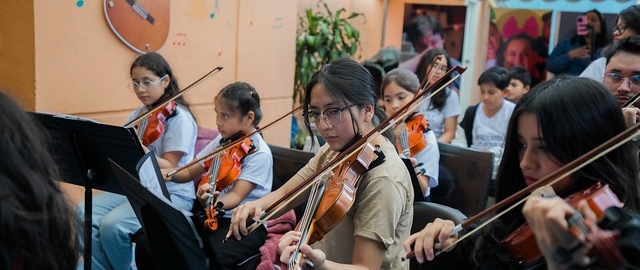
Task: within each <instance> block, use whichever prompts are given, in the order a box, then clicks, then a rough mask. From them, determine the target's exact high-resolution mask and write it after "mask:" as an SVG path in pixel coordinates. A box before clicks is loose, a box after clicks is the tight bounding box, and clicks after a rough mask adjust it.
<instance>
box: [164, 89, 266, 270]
mask: <svg viewBox="0 0 640 270" xmlns="http://www.w3.org/2000/svg"><path fill="white" fill-rule="evenodd" d="M214 102H215V112H216V126H217V129H218V131H219V132H220V135H218V137H216V138H215V139H214V140H213V141H211V142H210V143H209V144H207V146H205V147H204V148H203V149H202V151H200V153H198V154H197V155H196V159H200V158H203V157H205V156H206V155H207V154H209V153H211V152H213V151H215V150H216V149H218V148H220V147H224V146H227V143H230V142H233V141H235V140H237V139H241V137H243V136H245V135H249V134H251V133H253V132H254V131H256V127H257V126H258V123H260V119H262V110H261V108H260V96H259V95H258V92H257V91H256V89H255V88H254V87H253V86H251V85H249V84H248V83H244V82H236V83H232V84H229V85H227V86H225V87H224V88H222V90H220V92H219V93H218V95H217V96H216V98H215V101H214ZM245 143H246V144H245ZM235 162H239V163H240V164H241V166H240V168H239V170H238V168H232V167H230V166H228V165H229V164H233V163H235ZM215 164H222V165H221V166H216V165H215ZM272 164H273V159H272V156H271V150H270V149H269V146H268V145H267V143H266V142H265V141H264V139H263V138H262V135H260V134H259V133H255V134H253V135H251V136H250V137H249V138H247V139H245V140H244V141H243V143H241V144H238V145H237V146H235V147H230V148H229V149H227V150H225V151H224V153H221V155H214V156H212V158H211V159H210V162H207V161H201V162H198V163H195V164H194V165H192V166H189V167H187V168H185V169H184V170H181V171H179V172H178V173H176V174H175V175H173V176H171V177H168V178H167V179H168V180H170V181H172V182H179V183H183V182H189V183H190V182H191V180H192V179H194V178H197V177H199V176H201V175H202V174H203V173H205V172H208V174H207V175H206V176H205V177H203V178H202V179H200V183H199V188H198V191H197V198H198V200H199V201H200V203H201V204H196V209H202V207H199V206H204V207H205V208H207V207H210V206H211V205H213V207H215V206H216V205H219V206H221V207H218V209H217V210H223V211H225V212H224V216H221V217H217V218H216V220H217V223H218V227H217V228H210V227H207V226H203V224H196V226H197V227H201V228H199V229H200V233H201V234H202V235H203V238H204V239H208V240H209V241H210V243H211V245H212V246H213V250H214V251H215V252H216V254H215V256H216V257H217V258H218V261H219V262H220V264H221V266H222V267H223V269H233V268H234V266H235V265H236V264H237V263H239V262H240V261H242V260H244V259H246V258H248V257H250V256H251V255H254V254H256V253H258V249H259V248H260V246H262V244H264V242H265V240H266V237H267V231H266V228H265V227H264V226H261V227H260V228H258V229H257V230H256V231H255V232H253V233H251V234H249V235H248V236H247V237H245V238H244V239H242V241H228V242H226V243H223V240H224V238H225V234H226V232H227V231H228V229H229V222H230V218H231V214H232V212H231V210H233V209H234V208H236V206H238V205H240V204H243V203H246V202H249V201H253V200H256V199H258V198H261V197H262V196H264V195H266V194H267V193H269V192H270V191H271V185H272V184H273V171H272V170H273V168H272V167H273V166H272ZM216 167H219V169H218V171H217V172H216V171H213V170H215V169H216ZM210 175H217V176H218V177H217V180H212V179H210V178H209V177H208V176H210ZM233 175H236V176H237V179H229V177H233ZM211 181H214V182H211ZM212 184H213V185H212ZM222 184H226V185H227V186H226V187H225V186H221V185H222ZM213 186H215V190H214V187H213ZM214 198H215V199H216V201H212V200H214ZM209 215H212V214H211V213H210V214H209ZM208 218H211V216H208Z"/></svg>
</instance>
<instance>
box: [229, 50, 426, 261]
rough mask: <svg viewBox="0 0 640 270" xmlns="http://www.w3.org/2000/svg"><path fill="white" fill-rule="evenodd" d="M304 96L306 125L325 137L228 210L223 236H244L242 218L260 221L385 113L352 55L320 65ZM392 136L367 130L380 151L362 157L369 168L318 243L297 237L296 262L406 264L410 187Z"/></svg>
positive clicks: (286, 246)
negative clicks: (300, 164) (268, 188)
mask: <svg viewBox="0 0 640 270" xmlns="http://www.w3.org/2000/svg"><path fill="white" fill-rule="evenodd" d="M304 97H305V100H304V104H303V111H304V115H305V124H306V127H307V129H311V126H312V125H313V126H315V127H316V128H317V129H318V132H319V133H320V135H321V136H322V137H323V138H324V139H325V141H326V144H325V145H323V146H322V147H321V148H320V150H319V151H318V153H317V154H316V156H315V157H313V158H312V159H311V160H310V161H309V163H308V164H307V165H306V166H305V167H304V168H302V169H301V170H300V171H298V173H297V174H296V175H295V176H293V177H292V178H291V179H289V180H288V181H287V182H286V183H285V184H284V185H283V186H282V187H280V188H279V189H277V190H275V191H273V192H271V193H269V194H267V195H266V196H264V197H262V198H260V199H258V200H255V201H251V202H248V203H245V204H243V205H241V206H239V207H237V208H236V209H235V210H234V211H233V217H232V219H231V228H230V230H229V232H228V234H227V236H228V237H233V238H235V239H242V238H243V237H246V235H247V234H248V232H249V230H248V229H247V221H250V220H258V219H259V218H260V217H261V212H262V211H263V210H264V209H267V208H268V207H270V206H272V204H274V203H275V202H276V201H277V200H279V199H281V198H284V197H285V195H287V194H290V192H291V191H294V190H299V189H300V188H301V187H300V185H301V183H303V181H305V180H307V179H309V178H310V177H311V176H312V175H313V174H314V173H318V172H319V171H318V170H320V169H321V168H322V167H323V166H324V165H325V164H326V163H327V162H331V161H332V160H333V158H334V157H336V156H339V155H340V154H341V153H343V151H345V150H346V149H347V148H349V147H350V146H352V144H353V143H354V142H355V141H356V140H357V139H358V138H360V137H361V136H364V135H366V134H368V133H369V132H370V131H371V130H373V129H374V128H375V127H376V125H378V124H379V123H380V122H381V121H383V120H384V119H385V118H386V116H385V115H384V112H383V111H382V110H381V109H380V108H378V106H377V97H376V89H375V84H374V82H373V77H372V76H371V74H370V73H369V72H368V71H367V70H366V69H365V68H364V67H363V66H362V65H360V64H359V63H357V62H356V61H354V60H351V59H338V60H335V61H333V62H332V63H330V64H327V65H325V66H323V67H322V68H321V69H320V70H319V71H317V72H316V73H315V74H314V75H313V76H312V77H311V80H310V82H309V83H308V84H307V86H306V89H305V95H304ZM392 138H393V133H392V132H391V131H390V130H387V132H385V134H384V136H380V135H376V136H373V137H371V140H370V141H369V143H368V144H367V145H366V146H365V147H366V148H365V149H371V148H373V149H375V148H378V151H377V152H376V154H375V156H376V157H374V159H375V161H372V162H370V163H369V164H367V165H368V169H367V171H366V172H365V173H364V174H362V175H361V176H360V177H359V180H358V182H357V187H358V188H357V190H355V196H354V197H353V201H352V202H353V205H352V206H351V207H349V208H347V209H344V210H346V211H347V212H346V216H344V218H343V219H341V221H339V222H337V224H335V227H334V228H333V229H330V230H329V231H328V233H327V234H326V235H324V238H323V239H322V242H321V244H322V245H323V246H324V247H323V248H322V250H320V249H312V248H311V247H310V246H309V245H308V244H307V243H308V242H307V241H302V242H301V243H300V244H301V247H300V249H299V250H300V252H302V253H303V254H304V255H305V256H306V257H305V256H303V257H305V258H306V259H305V258H303V259H301V260H299V261H298V262H296V263H298V265H300V264H303V263H305V262H307V260H309V261H311V262H312V263H313V264H314V265H315V267H316V269H361V268H363V267H366V268H367V269H408V267H409V265H408V262H404V261H402V256H404V251H403V250H402V241H403V239H406V237H408V236H409V232H410V229H411V219H412V215H413V188H412V185H411V182H410V180H409V173H408V172H407V170H406V167H405V166H404V164H403V163H402V161H401V160H400V157H399V155H398V154H397V152H396V149H395V146H394V143H392V142H395V140H393V139H392ZM369 146H370V147H371V148H369ZM354 147H355V146H354ZM365 151H367V150H362V151H354V152H353V154H354V155H355V154H358V155H360V154H361V153H367V152H365ZM344 153H350V152H346V151H345V152H344ZM372 154H373V153H372ZM382 156H384V158H382ZM340 165H344V164H340ZM326 166H328V165H326ZM334 171H337V170H334ZM322 173H324V172H322ZM330 180H332V179H331V178H329V179H328V180H327V182H329V181H330ZM327 185H328V184H327ZM308 190H309V189H306V190H304V191H301V193H302V195H300V196H298V197H296V198H295V199H294V201H293V203H291V204H287V205H280V209H279V210H278V211H276V212H274V213H275V214H276V215H275V216H277V214H282V213H284V212H286V211H288V210H290V209H292V208H293V207H295V205H293V204H295V203H297V204H300V203H301V202H302V201H304V200H306V199H309V198H310V192H309V191H308ZM325 194H326V193H325ZM307 214H310V215H314V213H307ZM315 224H316V225H318V226H319V225H320V224H319V223H317V222H316V223H315ZM314 227H315V226H314ZM315 228H316V229H317V228H318V227H315ZM306 229H309V230H312V229H311V228H306V227H305V228H298V230H295V231H292V232H289V233H287V234H285V235H284V236H283V237H282V238H281V241H280V248H281V251H282V256H281V257H280V259H281V261H283V262H285V263H287V262H289V257H290V255H291V253H292V252H293V250H295V249H296V246H295V243H297V242H298V241H299V240H300V239H301V235H302V234H301V232H300V231H302V230H306ZM313 231H314V232H316V231H315V230H313Z"/></svg>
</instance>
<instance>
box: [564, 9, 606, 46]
mask: <svg viewBox="0 0 640 270" xmlns="http://www.w3.org/2000/svg"><path fill="white" fill-rule="evenodd" d="M592 12H593V13H595V14H596V15H598V20H600V33H597V34H596V47H597V48H602V47H604V46H606V45H607V44H609V43H611V35H610V34H609V31H610V30H609V29H608V28H607V21H606V20H605V19H604V16H603V15H602V13H600V11H598V10H597V9H592V10H589V11H587V12H585V13H582V15H587V14H589V13H592ZM592 31H593V30H592ZM571 43H574V44H575V43H578V44H580V45H588V44H587V42H586V41H585V39H584V37H582V36H578V34H577V33H576V34H574V36H573V38H571ZM592 49H595V48H592Z"/></svg>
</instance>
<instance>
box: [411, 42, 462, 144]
mask: <svg viewBox="0 0 640 270" xmlns="http://www.w3.org/2000/svg"><path fill="white" fill-rule="evenodd" d="M437 57H442V58H440V60H438V61H437V62H435V63H434V61H435V59H436V58H437ZM450 68H451V61H450V59H449V55H448V54H447V51H445V50H444V49H440V48H434V49H430V50H428V51H427V52H426V53H425V54H424V56H423V57H422V59H421V60H420V63H419V64H418V68H417V70H416V74H417V75H418V79H419V80H420V81H421V82H422V81H424V80H425V78H429V79H428V80H429V83H430V84H432V83H434V82H436V81H437V80H438V79H440V78H441V77H442V76H444V75H445V74H446V72H447V70H449V69H450ZM427 71H430V72H429V74H427ZM448 80H449V78H445V79H444V80H442V83H441V85H444V83H445V82H447V81H448ZM441 85H438V86H436V87H434V88H432V89H438V88H440V86H441ZM420 113H421V114H422V115H424V116H425V117H427V120H428V121H429V126H430V127H431V129H432V130H433V132H434V133H435V134H436V137H437V138H438V141H440V142H444V143H451V141H452V140H453V138H454V137H455V134H456V129H457V128H458V116H459V115H460V98H459V97H458V92H456V91H455V90H453V89H451V88H450V87H447V88H445V89H444V90H442V91H440V92H438V93H437V94H435V95H434V96H433V97H431V99H429V100H427V101H425V102H424V103H422V105H421V106H420Z"/></svg>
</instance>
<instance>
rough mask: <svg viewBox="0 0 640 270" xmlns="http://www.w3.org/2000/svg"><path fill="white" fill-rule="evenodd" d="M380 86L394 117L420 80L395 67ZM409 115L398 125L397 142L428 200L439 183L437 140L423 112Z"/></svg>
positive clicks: (386, 106)
mask: <svg viewBox="0 0 640 270" xmlns="http://www.w3.org/2000/svg"><path fill="white" fill-rule="evenodd" d="M381 88H382V95H383V100H384V109H385V112H386V113H387V116H391V115H393V114H394V113H396V112H397V111H398V110H399V109H400V108H402V107H403V106H405V105H406V104H407V103H409V101H411V100H412V99H413V97H414V96H415V94H416V93H417V92H418V90H419V88H420V81H418V77H417V76H416V75H415V74H414V73H413V72H411V71H409V70H406V69H394V70H391V71H389V72H388V73H387V74H385V76H384V78H383V79H382V84H381ZM442 91H445V90H442ZM410 116H411V117H409V118H408V119H407V120H405V122H404V123H401V124H399V125H398V126H397V127H396V128H395V131H396V133H395V135H396V142H397V143H396V144H397V146H398V150H399V151H398V152H400V153H401V154H404V155H405V156H406V157H407V158H409V159H410V160H411V163H412V165H413V166H414V167H415V174H416V176H417V178H418V183H419V185H420V188H421V189H422V194H423V195H424V197H425V200H427V201H429V195H430V189H431V188H432V187H435V186H437V185H438V172H439V171H438V170H439V164H440V163H439V162H440V150H438V140H437V139H436V135H435V133H434V132H433V130H431V129H430V128H429V123H428V122H427V120H426V119H425V118H424V116H423V115H422V114H419V112H418V113H416V112H414V113H413V114H411V115H410Z"/></svg>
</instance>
